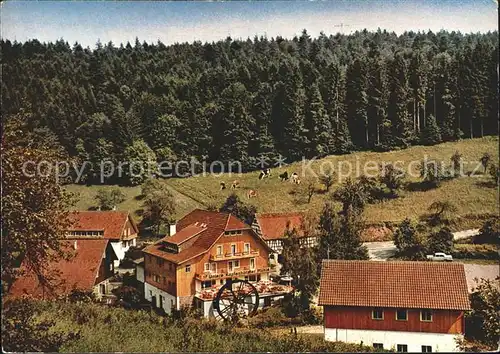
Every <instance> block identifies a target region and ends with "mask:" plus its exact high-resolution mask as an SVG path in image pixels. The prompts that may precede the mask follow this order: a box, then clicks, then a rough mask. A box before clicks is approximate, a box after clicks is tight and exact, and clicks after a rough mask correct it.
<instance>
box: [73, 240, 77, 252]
mask: <svg viewBox="0 0 500 354" xmlns="http://www.w3.org/2000/svg"><path fill="white" fill-rule="evenodd" d="M73 248H74V249H75V250H76V249H77V248H78V244H77V240H75V242H74V243H73Z"/></svg>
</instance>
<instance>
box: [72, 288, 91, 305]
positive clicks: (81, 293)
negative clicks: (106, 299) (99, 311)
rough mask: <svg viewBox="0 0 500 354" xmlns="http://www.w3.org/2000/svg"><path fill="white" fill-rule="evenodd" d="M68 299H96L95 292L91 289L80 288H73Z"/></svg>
mask: <svg viewBox="0 0 500 354" xmlns="http://www.w3.org/2000/svg"><path fill="white" fill-rule="evenodd" d="M67 299H68V300H69V301H70V302H85V303H89V302H94V301H95V300H96V298H95V294H94V292H93V291H91V290H80V289H74V290H72V291H71V292H70V293H69V294H68V296H67Z"/></svg>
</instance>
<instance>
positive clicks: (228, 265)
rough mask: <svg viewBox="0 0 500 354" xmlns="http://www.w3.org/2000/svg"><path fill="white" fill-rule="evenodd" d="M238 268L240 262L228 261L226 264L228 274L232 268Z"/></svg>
mask: <svg viewBox="0 0 500 354" xmlns="http://www.w3.org/2000/svg"><path fill="white" fill-rule="evenodd" d="M239 267H240V261H239V260H237V261H229V262H227V268H228V271H229V272H232V271H233V270H234V268H239Z"/></svg>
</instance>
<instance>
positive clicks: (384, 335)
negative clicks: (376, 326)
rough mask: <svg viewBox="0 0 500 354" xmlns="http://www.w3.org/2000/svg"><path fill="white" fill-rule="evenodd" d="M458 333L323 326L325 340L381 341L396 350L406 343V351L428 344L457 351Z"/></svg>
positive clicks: (366, 342) (435, 348)
mask: <svg viewBox="0 0 500 354" xmlns="http://www.w3.org/2000/svg"><path fill="white" fill-rule="evenodd" d="M459 337H461V336H460V335H458V334H448V333H426V332H402V331H380V330H360V329H341V328H325V340H328V341H341V342H347V343H355V344H359V343H361V342H363V344H364V345H368V346H373V344H374V343H381V344H383V345H384V349H389V350H394V351H397V350H398V344H400V345H406V346H407V351H408V352H410V353H411V352H413V353H415V352H417V353H421V352H422V351H423V348H422V346H430V347H431V349H432V352H458V351H460V350H459V349H458V348H457V344H456V339H457V338H459Z"/></svg>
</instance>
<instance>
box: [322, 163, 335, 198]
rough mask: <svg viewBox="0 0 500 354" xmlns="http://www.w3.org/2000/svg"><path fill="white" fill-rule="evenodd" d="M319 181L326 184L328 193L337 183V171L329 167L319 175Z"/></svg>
mask: <svg viewBox="0 0 500 354" xmlns="http://www.w3.org/2000/svg"><path fill="white" fill-rule="evenodd" d="M319 181H320V182H321V184H323V185H324V186H325V188H326V192H327V193H328V192H329V191H330V187H331V186H333V184H334V183H335V172H334V171H333V170H332V169H331V168H329V169H328V170H326V171H325V172H324V173H322V174H321V175H320V176H319Z"/></svg>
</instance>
